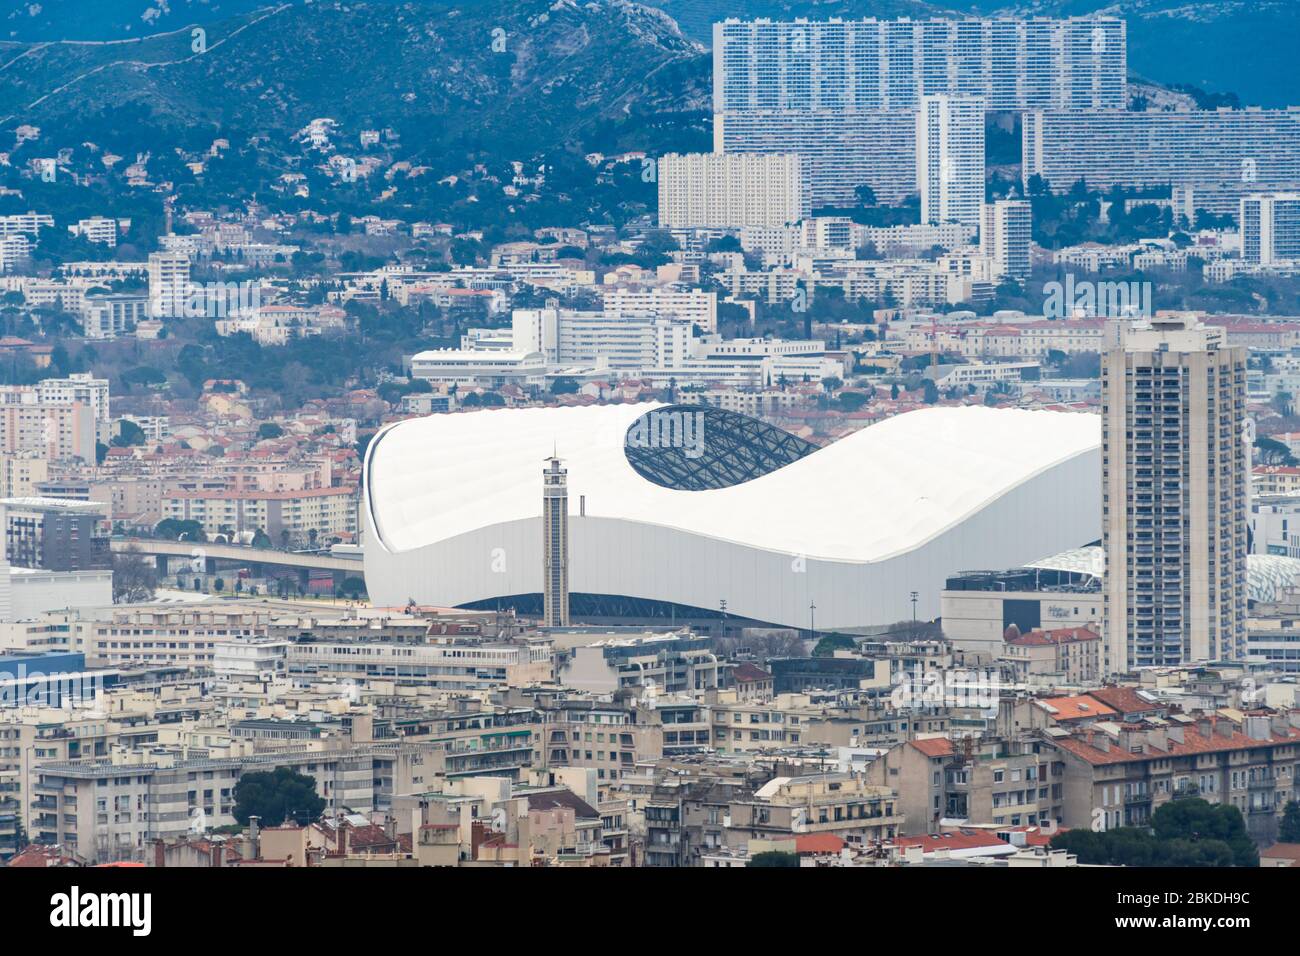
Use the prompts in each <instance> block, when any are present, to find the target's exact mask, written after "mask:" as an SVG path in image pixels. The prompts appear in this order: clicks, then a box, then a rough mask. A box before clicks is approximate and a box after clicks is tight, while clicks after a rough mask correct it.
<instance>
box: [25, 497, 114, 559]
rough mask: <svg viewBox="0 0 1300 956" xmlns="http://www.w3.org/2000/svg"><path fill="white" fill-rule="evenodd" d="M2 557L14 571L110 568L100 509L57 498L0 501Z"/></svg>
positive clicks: (92, 503) (95, 505) (103, 521)
mask: <svg viewBox="0 0 1300 956" xmlns="http://www.w3.org/2000/svg"><path fill="white" fill-rule="evenodd" d="M0 524H2V525H3V530H4V538H5V557H6V559H7V560H8V562H9V564H11V565H12V566H14V567H16V568H40V569H43V570H46V571H89V570H95V569H99V568H107V567H109V566H110V565H111V563H112V561H111V557H110V555H109V550H108V533H107V528H106V527H105V513H104V507H103V506H102V505H100V504H99V503H98V502H89V501H63V500H60V499H56V498H5V499H0Z"/></svg>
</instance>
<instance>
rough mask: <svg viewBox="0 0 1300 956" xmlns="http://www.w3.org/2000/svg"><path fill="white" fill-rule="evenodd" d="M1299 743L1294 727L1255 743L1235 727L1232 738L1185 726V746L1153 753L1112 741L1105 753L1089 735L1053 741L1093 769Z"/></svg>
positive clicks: (1298, 732) (1171, 745) (1173, 742)
mask: <svg viewBox="0 0 1300 956" xmlns="http://www.w3.org/2000/svg"><path fill="white" fill-rule="evenodd" d="M1108 739H1109V738H1108ZM1297 741H1300V730H1296V729H1294V728H1288V729H1287V733H1286V734H1272V735H1270V739H1269V740H1256V739H1254V738H1253V737H1247V736H1246V735H1245V734H1243V733H1240V732H1239V731H1237V730H1236V729H1235V728H1233V731H1232V733H1231V734H1230V735H1225V734H1221V733H1219V732H1217V731H1213V730H1212V731H1211V732H1210V733H1209V734H1208V735H1205V736H1202V734H1201V733H1200V731H1198V730H1196V729H1195V728H1192V727H1185V728H1183V742H1182V743H1179V742H1178V741H1176V740H1172V739H1171V740H1170V741H1169V749H1168V750H1155V749H1152V750H1151V752H1150V753H1136V754H1135V753H1130V752H1128V751H1127V750H1124V749H1122V748H1121V747H1119V746H1117V745H1116V744H1115V742H1114V741H1113V740H1112V741H1111V743H1110V749H1109V750H1102V749H1101V748H1100V747H1099V746H1096V744H1097V743H1098V742H1099V741H1098V739H1097V737H1096V736H1093V737H1092V743H1089V737H1088V735H1086V734H1077V735H1075V736H1073V737H1067V738H1064V739H1061V740H1057V741H1054V743H1055V744H1056V745H1057V746H1058V747H1060V748H1061V749H1062V750H1066V751H1068V752H1069V753H1072V754H1074V755H1075V756H1076V757H1078V758H1079V759H1081V760H1084V761H1086V762H1087V763H1089V764H1092V765H1093V766H1105V765H1108V764H1117V763H1136V762H1138V761H1142V760H1159V759H1164V758H1167V757H1181V756H1185V755H1187V754H1208V753H1223V752H1225V751H1231V750H1249V749H1251V748H1253V747H1263V746H1267V745H1268V744H1270V743H1272V744H1284V743H1295V742H1297Z"/></svg>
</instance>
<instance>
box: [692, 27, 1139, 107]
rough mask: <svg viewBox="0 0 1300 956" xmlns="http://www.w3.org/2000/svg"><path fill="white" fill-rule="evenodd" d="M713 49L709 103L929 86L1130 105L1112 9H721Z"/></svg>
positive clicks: (848, 102)
mask: <svg viewBox="0 0 1300 956" xmlns="http://www.w3.org/2000/svg"><path fill="white" fill-rule="evenodd" d="M712 48H713V111H714V113H723V112H728V111H741V110H763V109H784V110H810V111H818V110H873V109H887V110H913V109H915V108H916V106H917V103H918V101H919V99H920V98H921V97H923V96H928V95H933V94H959V95H970V96H981V97H983V98H984V99H985V100H986V101H987V103H988V108H989V109H990V110H1024V109H1075V110H1078V109H1099V108H1112V109H1124V108H1125V107H1127V105H1128V95H1127V73H1128V50H1127V34H1126V29H1125V22H1124V20H1123V19H1121V18H1118V17H1106V16H1097V17H1071V18H1068V19H1048V18H1046V17H1033V18H1011V17H999V18H983V19H980V18H974V17H965V18H956V17H954V18H939V17H932V18H928V19H915V20H913V19H908V18H902V19H896V20H883V19H876V18H874V17H872V18H868V19H861V20H841V19H838V18H833V19H830V20H820V21H817V20H814V21H809V20H803V19H798V20H793V21H779V20H778V21H773V20H748V21H742V20H737V19H728V20H725V21H724V22H722V23H715V24H714V25H713V47H712Z"/></svg>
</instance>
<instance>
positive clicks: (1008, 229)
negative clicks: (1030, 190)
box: [980, 199, 1033, 282]
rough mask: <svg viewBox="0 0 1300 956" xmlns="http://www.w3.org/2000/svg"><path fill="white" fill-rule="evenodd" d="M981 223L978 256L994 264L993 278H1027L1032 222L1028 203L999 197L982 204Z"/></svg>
mask: <svg viewBox="0 0 1300 956" xmlns="http://www.w3.org/2000/svg"><path fill="white" fill-rule="evenodd" d="M981 208H982V218H981V223H980V255H981V256H984V257H985V258H987V259H989V260H990V261H991V262H992V263H993V278H995V279H1003V278H1006V279H1014V280H1016V281H1017V282H1019V281H1021V280H1024V279H1026V278H1028V277H1029V269H1030V261H1029V250H1030V247H1031V246H1032V244H1033V243H1032V239H1031V237H1032V235H1033V221H1032V217H1033V214H1032V211H1031V207H1030V205H1029V203H1027V202H1025V201H1024V200H1019V199H999V200H997V201H996V202H992V203H985V204H984V205H983V206H982V207H981Z"/></svg>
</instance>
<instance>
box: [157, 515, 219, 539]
mask: <svg viewBox="0 0 1300 956" xmlns="http://www.w3.org/2000/svg"><path fill="white" fill-rule="evenodd" d="M153 533H154V535H155V536H157V537H159V538H165V539H166V540H168V541H206V540H208V536H207V535H206V534H205V533H204V531H203V525H202V524H200V523H199V522H197V521H178V520H177V519H176V518H163V519H162V521H159V522H158V523H157V524H156V525H154V529H153Z"/></svg>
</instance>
